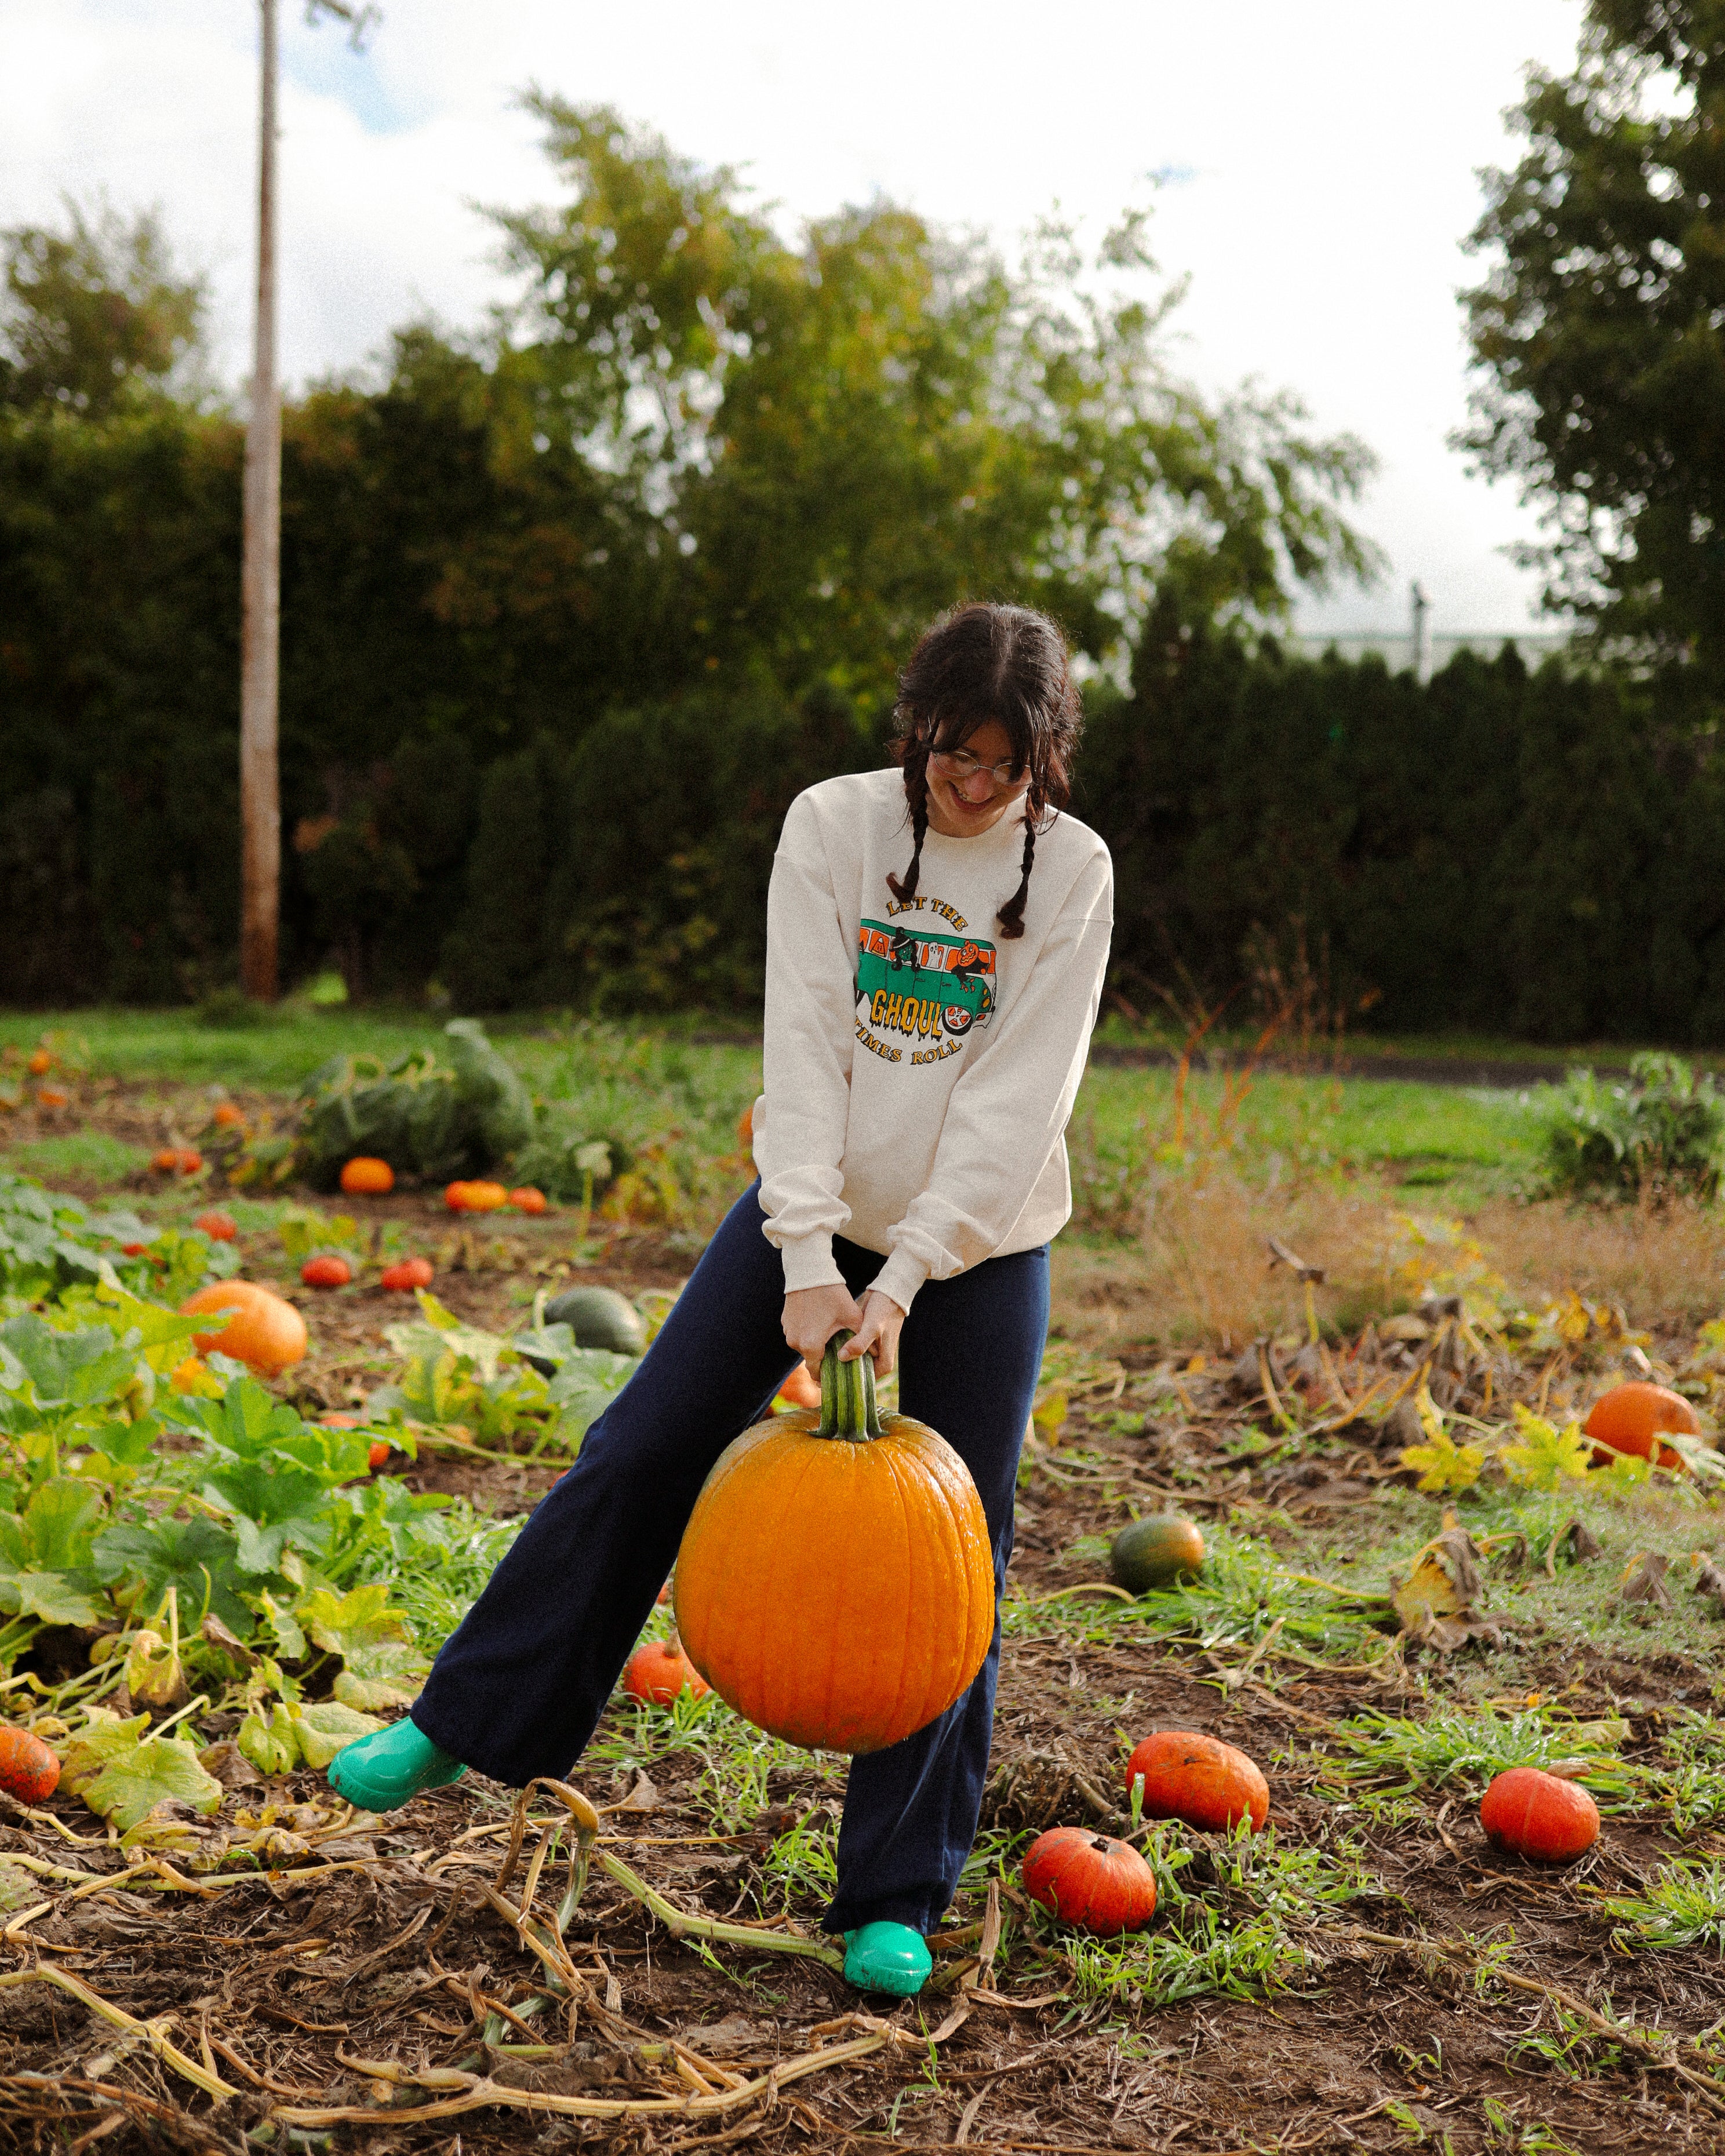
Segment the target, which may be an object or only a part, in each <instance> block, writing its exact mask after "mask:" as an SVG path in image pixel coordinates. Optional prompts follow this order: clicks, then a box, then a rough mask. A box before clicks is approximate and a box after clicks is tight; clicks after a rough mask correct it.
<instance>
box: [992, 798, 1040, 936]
mask: <svg viewBox="0 0 1725 2156" xmlns="http://www.w3.org/2000/svg"><path fill="white" fill-rule="evenodd" d="M1040 812H1041V804H1040V803H1039V802H1038V800H1037V798H1036V796H1035V795H1034V793H1032V794H1031V796H1030V798H1029V800H1028V801H1027V802H1026V803H1024V860H1023V863H1022V870H1023V872H1022V874H1021V875H1019V887H1018V889H1017V890H1016V891H1014V893H1013V895H1012V896H1011V897H1010V898H1009V899H1008V900H1007V901H1006V903H1005V905H1004V906H1002V907H1001V909H1000V911H999V913H997V914H996V915H995V916H994V918H995V919H996V920H997V921H999V923H1000V933H1001V935H1002V936H1003V937H1004V938H1005V940H1006V941H1007V942H1009V943H1011V942H1016V941H1017V939H1018V938H1019V937H1020V936H1022V935H1023V934H1024V901H1025V900H1026V899H1027V898H1029V896H1030V871H1031V870H1032V869H1033V868H1034V867H1035V865H1036V824H1037V821H1038V818H1039V816H1040Z"/></svg>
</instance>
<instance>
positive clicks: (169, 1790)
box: [60, 1708, 222, 1833]
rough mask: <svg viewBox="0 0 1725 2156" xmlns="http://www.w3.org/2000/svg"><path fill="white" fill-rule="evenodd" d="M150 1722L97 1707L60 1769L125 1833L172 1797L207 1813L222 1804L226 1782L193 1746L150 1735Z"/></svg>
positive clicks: (77, 1792)
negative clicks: (200, 1761)
mask: <svg viewBox="0 0 1725 2156" xmlns="http://www.w3.org/2000/svg"><path fill="white" fill-rule="evenodd" d="M149 1724H150V1717H149V1716H148V1715H147V1714H138V1715H134V1716H133V1717H132V1718H131V1721H129V1722H121V1720H119V1719H118V1717H116V1716H113V1715H109V1714H105V1713H103V1712H102V1710H101V1709H100V1708H95V1709H92V1711H91V1718H90V1725H89V1727H86V1728H85V1730H83V1731H82V1732H80V1734H79V1735H78V1736H76V1737H74V1738H73V1739H72V1742H71V1743H70V1744H69V1746H68V1747H67V1748H66V1753H65V1758H64V1762H63V1763H62V1766H61V1769H60V1781H61V1784H62V1785H63V1786H64V1787H65V1788H66V1789H69V1790H70V1791H71V1792H72V1794H73V1795H74V1796H76V1797H82V1798H83V1799H84V1801H85V1804H88V1805H89V1807H90V1809H91V1810H92V1811H93V1812H95V1813H97V1814H98V1815H100V1817H101V1818H103V1819H105V1820H111V1821H112V1823H113V1824H114V1825H116V1826H117V1827H118V1828H119V1829H120V1830H121V1832H122V1833H124V1832H125V1831H126V1830H127V1829H128V1828H130V1827H134V1826H136V1825H137V1823H138V1821H139V1820H141V1819H143V1818H144V1817H145V1816H146V1814H148V1813H149V1812H151V1811H153V1810H154V1809H155V1808H156V1806H157V1804H162V1802H164V1801H165V1800H166V1799H168V1798H171V1797H172V1798H177V1799H179V1801H180V1802H181V1803H182V1804H189V1805H190V1806H191V1808H192V1809H193V1811H194V1812H197V1813H198V1814H200V1815H208V1814H209V1813H211V1812H213V1811H216V1810H218V1809H220V1806H221V1802H222V1785H221V1784H220V1783H219V1782H218V1781H217V1780H216V1779H215V1777H214V1776H213V1775H212V1774H206V1773H205V1772H204V1770H203V1768H202V1767H201V1766H199V1764H198V1754H197V1753H196V1752H195V1751H194V1750H193V1748H192V1747H191V1745H189V1744H187V1743H185V1742H184V1741H183V1740H182V1738H177V1737H150V1736H146V1734H145V1732H146V1730H147V1729H148V1727H149Z"/></svg>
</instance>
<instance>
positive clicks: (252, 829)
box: [239, 0, 281, 1003]
mask: <svg viewBox="0 0 1725 2156" xmlns="http://www.w3.org/2000/svg"><path fill="white" fill-rule="evenodd" d="M259 12H260V18H261V22H260V27H261V30H262V34H263V55H262V58H263V65H262V95H261V97H260V99H259V105H260V112H259V125H258V294H257V300H258V306H257V316H256V324H255V334H254V341H253V351H252V395H251V411H250V414H249V418H247V421H246V429H245V552H244V563H243V565H242V567H241V571H240V592H241V620H240V639H239V650H240V658H239V823H240V869H239V880H240V901H239V984H240V987H241V988H242V989H243V990H244V993H246V994H247V995H249V996H253V997H255V998H256V999H257V1000H258V1001H259V1003H273V1002H274V1001H275V992H276V935H277V929H278V926H279V923H280V911H281V906H280V895H281V785H280V761H279V757H278V755H277V750H276V731H277V729H276V707H277V699H278V694H279V683H280V666H279V660H280V647H281V394H280V389H279V388H278V387H277V383H276V379H275V67H276V0H259Z"/></svg>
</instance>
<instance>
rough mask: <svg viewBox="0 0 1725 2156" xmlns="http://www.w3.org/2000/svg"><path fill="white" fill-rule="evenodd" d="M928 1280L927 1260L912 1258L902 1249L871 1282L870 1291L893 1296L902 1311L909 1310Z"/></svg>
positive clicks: (896, 1251) (893, 1255) (892, 1256)
mask: <svg viewBox="0 0 1725 2156" xmlns="http://www.w3.org/2000/svg"><path fill="white" fill-rule="evenodd" d="M927 1278H928V1265H927V1260H926V1259H922V1258H916V1257H912V1256H911V1253H910V1252H909V1251H908V1250H905V1249H903V1248H902V1247H901V1248H900V1249H898V1250H895V1251H894V1252H893V1253H892V1255H891V1257H890V1258H888V1260H886V1264H885V1265H882V1266H881V1268H880V1271H879V1272H877V1273H876V1274H875V1277H874V1278H873V1280H871V1281H870V1282H869V1291H873V1292H875V1293H878V1294H880V1295H886V1296H891V1298H892V1300H893V1301H895V1302H896V1304H897V1305H898V1306H899V1308H900V1309H901V1310H908V1309H909V1308H910V1306H911V1302H912V1301H914V1300H915V1297H916V1291H917V1289H918V1288H919V1287H921V1286H922V1283H923V1281H926V1280H927Z"/></svg>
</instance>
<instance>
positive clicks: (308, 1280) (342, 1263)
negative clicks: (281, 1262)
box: [300, 1251, 353, 1287]
mask: <svg viewBox="0 0 1725 2156" xmlns="http://www.w3.org/2000/svg"><path fill="white" fill-rule="evenodd" d="M352 1278H353V1268H352V1265H349V1264H348V1262H347V1259H346V1258H338V1257H337V1256H336V1255H335V1253H334V1252H333V1251H326V1252H324V1254H323V1255H321V1257H316V1258H307V1259H306V1260H305V1264H304V1265H301V1266H300V1279H301V1280H302V1281H304V1282H305V1286H307V1287H346V1286H347V1283H348V1281H351V1280H352Z"/></svg>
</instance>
